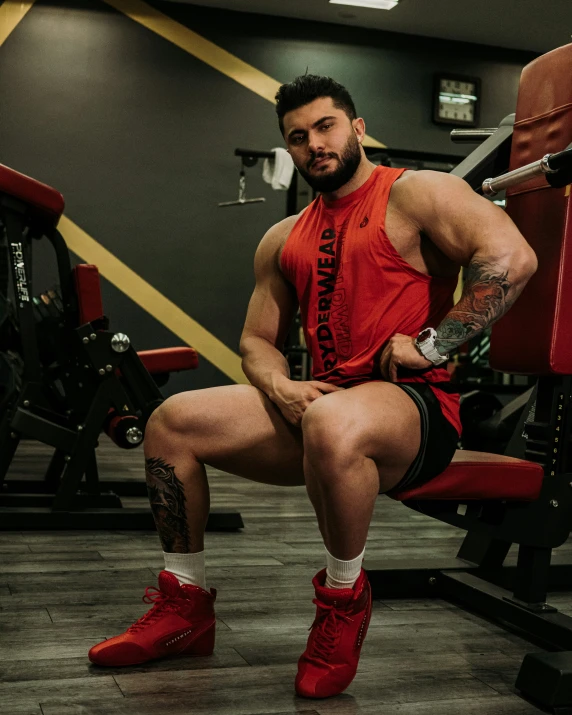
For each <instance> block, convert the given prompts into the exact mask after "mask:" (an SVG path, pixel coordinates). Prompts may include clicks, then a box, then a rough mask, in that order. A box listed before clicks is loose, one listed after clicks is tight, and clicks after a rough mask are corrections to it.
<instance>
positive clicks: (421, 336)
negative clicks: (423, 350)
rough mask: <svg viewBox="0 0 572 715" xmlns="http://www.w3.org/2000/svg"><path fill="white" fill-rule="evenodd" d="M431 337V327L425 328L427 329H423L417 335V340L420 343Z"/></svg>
mask: <svg viewBox="0 0 572 715" xmlns="http://www.w3.org/2000/svg"><path fill="white" fill-rule="evenodd" d="M430 337H431V328H425V330H422V331H421V332H420V333H419V335H418V336H417V342H418V343H423V342H425V340H429V338H430Z"/></svg>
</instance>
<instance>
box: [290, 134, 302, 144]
mask: <svg viewBox="0 0 572 715" xmlns="http://www.w3.org/2000/svg"><path fill="white" fill-rule="evenodd" d="M301 141H302V136H297V137H293V138H292V143H293V144H300V143H301Z"/></svg>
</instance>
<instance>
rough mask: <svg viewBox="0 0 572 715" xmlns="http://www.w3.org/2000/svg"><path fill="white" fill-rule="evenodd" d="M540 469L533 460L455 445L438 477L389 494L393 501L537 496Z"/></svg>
mask: <svg viewBox="0 0 572 715" xmlns="http://www.w3.org/2000/svg"><path fill="white" fill-rule="evenodd" d="M543 477H544V470H543V468H542V466H541V465H540V464H536V462H527V461H525V460H524V459H515V458H514V457H505V456H503V455H500V454H487V453H486V452H471V451H469V450H462V449H458V450H457V451H456V452H455V456H454V457H453V460H452V462H451V464H450V465H449V466H448V467H447V469H446V470H445V471H444V472H442V473H441V474H440V475H439V476H438V477H435V478H434V479H432V480H431V481H430V482H427V484H423V485H422V486H420V487H416V488H414V489H406V490H405V491H402V492H398V493H396V494H392V495H389V496H391V497H392V498H393V499H395V500H397V501H406V500H409V499H439V500H443V499H445V500H452V501H461V502H462V501H466V500H472V499H497V500H498V499H504V500H506V499H508V500H511V501H534V500H535V499H538V495H539V494H540V488H541V486H542V479H543Z"/></svg>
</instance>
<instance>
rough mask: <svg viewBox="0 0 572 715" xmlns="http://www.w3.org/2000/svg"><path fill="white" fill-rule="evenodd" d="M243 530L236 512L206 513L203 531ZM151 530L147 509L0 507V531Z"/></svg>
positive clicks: (152, 520)
mask: <svg viewBox="0 0 572 715" xmlns="http://www.w3.org/2000/svg"><path fill="white" fill-rule="evenodd" d="M242 528H244V522H243V520H242V517H241V516H240V514H239V513H238V512H235V511H225V510H223V509H219V510H213V511H211V512H210V513H209V516H208V521H207V525H206V531H237V530H238V529H242ZM67 529H74V530H76V529H77V530H85V529H87V530H94V529H96V530H100V529H101V530H103V529H105V530H110V529H111V530H112V531H113V530H116V529H121V530H136V531H142V530H154V529H155V520H154V518H153V514H152V512H151V509H150V508H149V507H147V508H145V509H134V508H123V509H116V508H115V509H95V510H92V509H86V510H83V511H76V512H73V511H61V512H54V511H51V510H50V509H48V508H42V507H36V508H32V507H0V531H38V530H40V531H44V530H57V531H61V530H67Z"/></svg>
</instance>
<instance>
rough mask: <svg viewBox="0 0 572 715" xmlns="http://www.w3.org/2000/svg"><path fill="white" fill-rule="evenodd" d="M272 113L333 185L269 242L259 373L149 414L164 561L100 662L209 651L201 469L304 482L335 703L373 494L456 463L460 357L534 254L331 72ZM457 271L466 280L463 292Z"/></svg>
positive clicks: (359, 618) (362, 621) (256, 325)
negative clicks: (396, 156) (393, 165)
mask: <svg viewBox="0 0 572 715" xmlns="http://www.w3.org/2000/svg"><path fill="white" fill-rule="evenodd" d="M277 114H278V118H279V124H280V129H281V131H282V134H283V136H284V139H285V141H286V144H287V148H288V151H289V152H290V154H291V156H292V159H293V161H294V163H295V165H296V167H297V168H298V171H299V172H300V173H301V174H302V176H304V178H305V179H306V180H307V181H308V183H309V184H310V185H311V186H313V187H314V188H315V189H316V190H317V191H319V192H320V194H321V195H320V196H319V197H318V198H317V199H316V200H315V201H314V202H312V204H310V206H309V207H307V208H306V209H305V210H304V211H302V213H301V214H299V215H298V216H293V217H290V218H287V219H285V220H284V221H281V222H280V223H278V224H276V225H275V226H273V227H272V228H271V229H270V230H269V231H268V233H267V234H266V235H265V236H264V238H263V239H262V241H261V243H260V245H259V247H258V250H257V252H256V256H255V259H254V271H255V276H256V287H255V290H254V293H253V295H252V299H251V301H250V305H249V307H248V314H247V316H246V323H245V326H244V331H243V334H242V339H241V344H240V349H241V354H242V358H243V369H244V372H245V374H246V375H247V377H248V379H249V380H250V382H251V384H250V385H235V386H230V387H215V388H211V389H206V390H194V391H192V392H185V393H182V394H178V395H174V396H173V397H171V398H169V399H168V400H166V401H165V402H164V403H163V404H162V406H161V407H159V408H158V409H157V410H156V411H155V412H154V414H153V415H152V417H151V419H150V421H149V423H148V425H147V430H146V434H145V443H144V445H145V458H146V477H147V484H148V489H149V496H150V500H151V506H152V509H153V513H154V516H155V521H156V524H157V531H158V532H159V536H160V539H161V544H162V547H163V553H164V556H165V570H164V571H162V572H161V573H160V575H159V589H147V591H146V595H145V597H144V598H145V600H146V602H149V603H151V602H154V606H153V608H152V609H151V610H150V611H149V612H148V613H147V614H146V615H145V616H143V617H142V618H141V619H139V621H137V622H136V623H135V624H134V625H133V626H131V627H130V628H129V629H128V630H127V631H126V632H125V633H124V634H122V635H120V636H117V637H115V638H111V639H110V640H107V641H104V642H103V643H100V644H98V645H96V646H94V647H93V648H92V649H91V651H90V653H89V657H90V659H91V660H92V661H93V662H94V663H97V664H99V665H113V666H117V665H130V664H135V663H142V662H145V661H147V660H151V659H153V658H159V657H162V656H165V655H169V654H177V653H181V654H186V655H208V654H210V653H212V650H213V647H214V629H215V616H214V601H215V598H216V590H215V589H210V591H207V590H206V581H205V567H204V540H203V535H204V529H205V525H206V521H207V517H208V513H209V508H210V498H209V486H208V482H207V478H206V473H205V464H207V465H211V466H212V467H216V468H217V469H221V470H224V471H226V472H230V473H232V474H236V475H238V476H241V477H245V478H246V479H251V480H254V481H258V482H263V483H267V484H275V485H277V486H297V485H305V486H306V489H307V492H308V496H309V498H310V500H311V502H312V505H313V506H314V508H315V511H316V516H317V520H318V525H319V528H320V531H321V534H322V536H323V538H324V545H325V550H326V553H325V558H326V568H325V569H322V570H321V571H320V572H319V573H318V574H317V575H316V576H315V577H314V579H313V585H314V588H315V592H316V599H315V600H314V603H316V606H317V611H316V618H315V620H314V623H313V626H312V632H311V634H310V637H309V639H308V644H307V648H306V650H305V652H304V653H303V654H302V656H301V657H300V660H299V662H298V674H297V677H296V681H295V688H296V692H297V693H298V694H299V695H302V696H306V697H327V696H331V695H336V694H338V693H340V692H342V691H343V690H344V689H345V688H347V686H348V685H349V684H350V682H351V681H352V679H353V678H354V676H355V673H356V669H357V665H358V658H359V654H360V650H361V646H362V644H363V640H364V638H365V635H366V632H367V627H368V623H369V618H370V613H371V593H370V589H369V585H368V581H367V576H366V574H365V572H364V570H363V569H362V568H361V565H362V560H363V555H364V550H365V543H366V537H367V533H368V528H369V524H370V520H371V516H372V512H373V508H374V505H375V501H376V499H377V496H378V494H379V493H384V492H388V491H390V490H399V489H401V488H403V487H404V486H407V487H411V486H412V485H417V484H420V483H422V482H424V481H427V480H429V479H432V478H434V477H435V476H436V475H437V474H439V473H440V472H441V471H443V469H445V467H446V466H447V464H448V463H449V461H450V460H451V458H452V456H453V453H454V451H455V446H456V443H457V439H458V436H459V431H460V423H459V402H458V395H456V394H454V391H452V390H451V389H449V388H450V385H449V382H448V380H449V376H448V373H447V370H446V369H445V364H446V359H447V355H448V354H449V353H451V352H452V351H453V350H455V348H456V347H458V346H459V345H461V344H462V343H464V342H466V341H467V340H468V339H469V338H471V337H472V336H474V335H476V334H478V333H479V332H480V331H481V330H483V329H484V328H486V327H487V326H489V325H491V324H492V323H493V322H494V321H495V320H497V319H498V318H499V317H500V316H501V315H503V313H505V312H506V311H507V310H508V309H509V307H510V306H511V304H512V303H513V302H514V301H515V300H516V298H517V297H518V295H519V294H520V292H521V291H522V289H523V288H524V286H525V284H526V282H527V281H528V279H529V278H530V276H531V275H532V274H533V273H534V271H535V270H536V257H535V255H534V253H533V251H532V250H531V249H530V247H529V246H528V244H527V243H526V241H525V240H524V238H523V237H522V235H521V234H520V233H519V231H518V230H517V228H516V227H515V225H514V224H513V223H512V221H511V220H510V218H509V217H508V216H507V215H506V214H505V213H504V212H503V211H502V210H501V209H500V208H498V207H497V206H495V205H494V204H492V203H490V202H489V201H487V200H486V199H484V198H482V197H480V196H478V195H477V194H475V193H474V192H473V191H472V190H471V189H470V187H469V186H468V185H467V184H466V183H465V182H464V181H462V180H461V179H458V178H456V177H454V176H450V175H447V174H440V173H436V172H432V171H418V172H413V171H404V170H402V169H389V168H385V167H376V166H374V165H373V164H372V163H371V162H369V161H368V160H367V158H366V156H365V153H364V151H363V148H362V142H363V139H364V135H365V125H364V121H363V119H361V118H358V117H357V116H356V111H355V108H354V104H353V102H352V99H351V97H350V95H349V94H348V92H347V90H346V89H345V88H344V87H342V86H341V85H339V84H338V83H336V82H334V81H333V80H331V79H329V78H326V77H316V76H313V75H306V76H303V77H298V78H297V79H296V80H294V81H293V82H291V83H290V84H285V85H283V86H282V87H281V88H280V90H279V92H278V95H277ZM460 266H466V267H467V277H466V281H465V285H464V289H463V293H462V296H461V299H460V300H459V302H458V303H457V305H453V293H454V289H455V286H456V283H457V275H458V272H459V267H460ZM298 305H299V306H300V310H301V314H302V319H303V326H304V332H305V336H306V342H307V345H308V349H309V351H310V354H311V356H312V360H313V372H312V374H313V377H314V379H313V380H311V381H309V382H297V381H293V380H291V379H290V375H289V370H288V364H287V362H286V360H285V359H284V356H283V355H282V352H281V350H282V347H283V345H284V340H285V337H286V335H287V332H288V330H289V327H290V324H291V321H292V317H293V315H294V313H295V311H296V309H297V307H298Z"/></svg>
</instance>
